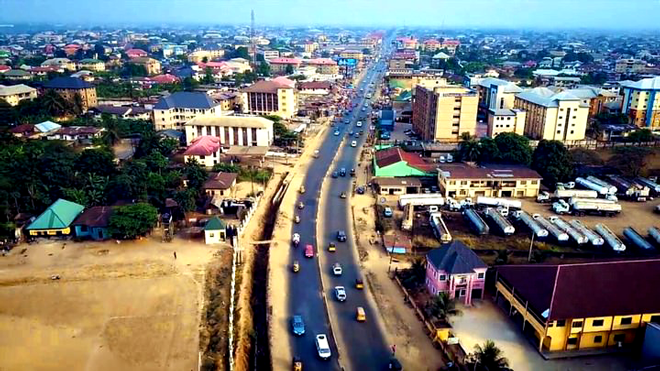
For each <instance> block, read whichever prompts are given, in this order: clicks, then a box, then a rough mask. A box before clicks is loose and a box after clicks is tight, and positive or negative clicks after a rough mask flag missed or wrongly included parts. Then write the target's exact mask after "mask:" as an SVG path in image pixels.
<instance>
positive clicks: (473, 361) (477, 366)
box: [466, 340, 509, 371]
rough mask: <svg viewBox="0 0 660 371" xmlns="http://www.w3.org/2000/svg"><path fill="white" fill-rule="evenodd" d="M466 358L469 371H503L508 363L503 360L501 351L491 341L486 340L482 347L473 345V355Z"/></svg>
mask: <svg viewBox="0 0 660 371" xmlns="http://www.w3.org/2000/svg"><path fill="white" fill-rule="evenodd" d="M466 358H467V359H466V363H468V364H469V365H470V366H469V367H468V368H469V369H470V370H479V371H497V370H505V369H506V368H507V367H508V366H509V361H508V360H507V359H506V358H504V356H503V353H502V350H500V348H498V347H497V346H496V345H495V342H493V341H492V340H486V342H485V343H484V345H483V346H482V345H479V344H477V345H475V346H474V353H471V354H469V355H468V357H466ZM472 365H474V366H472Z"/></svg>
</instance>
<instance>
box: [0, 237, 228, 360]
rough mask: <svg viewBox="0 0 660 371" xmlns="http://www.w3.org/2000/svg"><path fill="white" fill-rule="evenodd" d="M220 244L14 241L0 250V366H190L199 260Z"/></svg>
mask: <svg viewBox="0 0 660 371" xmlns="http://www.w3.org/2000/svg"><path fill="white" fill-rule="evenodd" d="M217 249H218V248H217V247H215V248H211V247H207V246H205V245H202V244H199V243H194V242H189V241H183V240H176V239H175V240H174V241H173V242H172V243H169V244H161V243H158V242H154V241H151V240H143V241H137V242H128V243H122V244H116V243H115V242H106V243H73V242H66V243H64V242H62V241H45V242H41V243H38V244H32V245H21V246H18V247H17V248H15V249H14V250H13V251H12V252H11V253H10V254H9V255H7V256H4V257H0V302H2V306H0V370H196V369H197V362H198V353H199V318H200V316H199V307H200V304H202V301H203V290H202V282H203V280H204V271H205V269H204V267H205V265H206V264H207V263H208V262H209V261H210V260H211V258H212V257H213V254H214V252H216V251H217ZM174 251H176V252H177V259H174V254H173V253H174ZM53 275H59V276H60V279H59V280H52V279H51V276H53Z"/></svg>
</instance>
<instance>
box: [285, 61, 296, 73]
mask: <svg viewBox="0 0 660 371" xmlns="http://www.w3.org/2000/svg"><path fill="white" fill-rule="evenodd" d="M293 72H294V69H293V65H291V64H287V65H286V69H285V70H284V73H285V74H287V75H293Z"/></svg>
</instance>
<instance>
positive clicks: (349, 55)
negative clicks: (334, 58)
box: [339, 49, 364, 61]
mask: <svg viewBox="0 0 660 371" xmlns="http://www.w3.org/2000/svg"><path fill="white" fill-rule="evenodd" d="M339 58H342V59H356V60H358V61H361V60H362V58H364V55H363V54H362V51H360V50H352V49H347V50H343V51H342V52H341V53H339Z"/></svg>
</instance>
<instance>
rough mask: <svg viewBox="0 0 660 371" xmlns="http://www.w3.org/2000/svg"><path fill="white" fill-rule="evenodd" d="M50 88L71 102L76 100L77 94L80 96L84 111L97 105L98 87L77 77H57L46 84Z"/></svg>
mask: <svg viewBox="0 0 660 371" xmlns="http://www.w3.org/2000/svg"><path fill="white" fill-rule="evenodd" d="M44 87H45V88H46V89H48V90H54V91H56V92H57V93H58V94H59V95H61V96H62V97H63V98H64V99H66V100H68V101H69V102H71V103H75V102H76V95H78V96H80V102H81V104H82V111H83V112H87V110H88V109H90V108H92V107H96V105H97V100H96V88H95V87H94V85H92V84H90V83H88V82H85V81H83V80H81V79H79V78H77V77H56V78H54V79H52V80H50V81H47V82H46V83H45V84H44Z"/></svg>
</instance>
